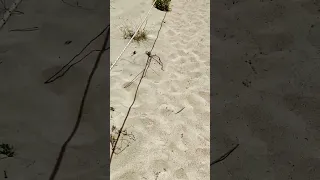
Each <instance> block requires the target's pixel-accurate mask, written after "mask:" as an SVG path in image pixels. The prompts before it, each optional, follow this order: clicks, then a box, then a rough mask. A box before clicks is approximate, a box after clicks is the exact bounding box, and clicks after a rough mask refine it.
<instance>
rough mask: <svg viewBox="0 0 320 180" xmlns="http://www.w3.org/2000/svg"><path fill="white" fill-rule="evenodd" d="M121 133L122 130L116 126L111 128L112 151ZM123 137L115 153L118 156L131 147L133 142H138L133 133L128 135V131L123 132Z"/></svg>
mask: <svg viewBox="0 0 320 180" xmlns="http://www.w3.org/2000/svg"><path fill="white" fill-rule="evenodd" d="M119 133H120V130H119V129H118V128H117V127H116V126H112V127H111V133H110V142H111V147H112V149H113V148H114V146H115V143H116V141H117V137H118V135H119ZM121 135H122V136H121V139H119V142H120V144H118V145H117V147H116V148H115V150H116V151H115V152H114V153H115V154H116V155H118V154H120V153H121V152H123V151H124V150H125V149H126V148H128V147H129V146H130V143H131V142H132V141H135V140H136V138H135V136H134V135H133V134H132V133H128V131H127V130H126V129H125V130H122V131H121Z"/></svg>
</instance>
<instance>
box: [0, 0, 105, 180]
mask: <svg viewBox="0 0 320 180" xmlns="http://www.w3.org/2000/svg"><path fill="white" fill-rule="evenodd" d="M6 2H7V4H8V5H9V6H10V5H11V4H10V2H12V1H6ZM65 2H70V3H71V4H65V3H63V2H62V1H60V0H58V1H50V0H45V1H36V0H25V1H22V2H21V4H20V5H19V6H18V8H17V9H16V10H17V11H20V12H22V13H18V14H17V13H15V14H14V15H12V16H11V17H10V19H9V20H8V22H7V23H6V24H5V26H3V27H2V29H1V30H0V62H1V64H0V82H1V87H0V99H1V100H0V115H1V118H0V119H1V120H0V144H1V143H4V144H10V145H12V146H13V147H14V149H15V153H16V154H15V156H14V157H11V158H4V159H1V160H0V179H4V178H5V174H4V172H6V176H7V179H13V180H22V179H25V180H44V179H49V176H50V174H51V173H52V171H53V168H54V166H55V164H56V161H57V158H58V155H59V152H60V148H61V147H62V145H63V143H65V141H66V140H67V138H68V136H69V135H70V133H71V132H72V130H73V128H74V125H75V123H76V121H77V116H78V111H79V106H80V102H81V100H82V97H83V94H84V89H85V87H86V83H87V79H88V76H89V74H90V72H91V69H92V67H93V65H94V63H95V60H96V58H97V55H98V52H94V53H92V54H91V55H89V56H88V57H86V58H85V59H83V60H82V61H81V62H79V63H77V64H76V65H74V66H72V67H71V68H70V69H69V71H67V73H66V74H65V75H64V76H63V77H61V78H59V79H57V80H56V81H54V82H52V83H48V84H45V83H44V82H45V81H47V80H48V79H49V78H50V77H51V76H52V75H54V74H55V73H56V72H57V71H58V70H59V69H61V68H62V67H63V66H64V65H65V64H67V63H68V62H69V61H70V60H71V59H72V58H73V57H74V56H75V55H76V54H78V53H79V52H80V51H81V49H82V48H83V47H84V46H85V45H86V44H87V43H88V42H89V41H90V40H91V39H92V38H94V37H95V36H97V34H99V33H100V32H101V31H102V30H103V29H104V28H105V26H106V25H108V24H107V19H108V15H109V12H108V7H109V3H108V2H106V1H103V0H94V1H79V3H78V4H72V3H74V2H73V1H65ZM0 7H1V5H0ZM104 38H105V36H104V35H102V36H101V37H99V38H98V39H97V40H95V41H94V42H92V43H91V44H90V45H89V46H88V48H86V49H85V50H84V51H83V53H81V55H80V56H79V57H78V58H76V59H75V61H78V60H80V59H81V58H82V57H83V56H84V55H86V54H87V53H89V52H90V51H91V50H96V49H100V48H101V47H102V44H103V42H104ZM108 56H109V52H106V53H104V54H103V55H102V58H101V59H104V60H101V62H100V64H99V67H98V69H97V70H96V73H95V75H94V77H93V80H92V83H91V88H90V90H89V92H88V95H87V99H86V103H85V106H84V109H83V116H82V120H81V123H80V126H79V129H78V131H77V133H76V134H75V135H74V137H73V138H72V140H71V141H70V142H69V144H68V147H67V148H66V152H65V153H64V157H63V160H62V162H61V165H60V169H59V172H58V173H57V176H56V178H55V179H57V180H76V179H77V180H78V179H83V180H88V179H108V171H107V169H106V165H107V164H108V158H109V156H108V154H107V153H106V152H107V151H108V145H107V142H108V139H109V135H108V133H106V132H107V130H106V129H107V128H106V127H107V125H108V121H107V120H108V119H109V117H108V113H107V112H106V109H107V107H108V104H109V102H108V101H107V99H108V94H107V93H106V92H108V89H109V86H108V84H107V83H106V82H107V77H108V74H107V73H106V72H107V71H106V69H107V68H108V63H109V62H108V61H107V59H108V58H107V57H108ZM73 62H74V61H73ZM63 72H65V71H63ZM60 75H61V74H60ZM92 177H94V178H92Z"/></svg>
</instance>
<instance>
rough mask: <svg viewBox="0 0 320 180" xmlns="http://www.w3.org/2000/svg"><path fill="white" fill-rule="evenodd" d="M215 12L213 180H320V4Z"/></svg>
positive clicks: (220, 5) (235, 5)
mask: <svg viewBox="0 0 320 180" xmlns="http://www.w3.org/2000/svg"><path fill="white" fill-rule="evenodd" d="M317 2H318V4H317ZM211 7H212V9H211V12H212V16H211V18H212V19H211V20H212V23H213V24H212V26H211V27H212V28H213V29H212V31H213V34H212V36H213V37H212V40H211V47H212V55H211V58H212V59H211V63H212V64H211V70H210V71H211V72H212V74H213V78H212V79H211V83H212V86H213V89H212V104H211V106H212V107H211V110H212V111H213V112H212V117H211V118H212V122H211V125H212V129H211V132H212V135H211V140H212V141H211V146H210V147H211V151H212V152H213V156H212V157H211V159H212V160H214V159H216V158H218V157H219V156H221V155H222V154H224V153H225V152H227V151H228V150H229V149H231V148H232V147H234V145H235V144H237V143H239V144H240V145H239V147H238V148H237V149H236V150H235V151H234V152H233V153H232V154H231V155H230V156H229V157H228V158H227V159H225V160H224V161H223V162H222V163H219V164H215V165H213V166H212V172H211V176H212V179H219V180H220V179H221V180H222V179H223V180H235V179H237V180H248V179H250V180H256V179H259V180H284V179H294V180H302V179H303V180H307V179H308V180H316V179H320V173H319V172H320V80H319V77H320V69H319V65H320V56H319V53H320V19H319V18H320V4H319V1H313V0H289V1H278V0H274V1H269V0H261V1H244V0H239V1H231V0H228V1H217V0H215V1H212V6H211Z"/></svg>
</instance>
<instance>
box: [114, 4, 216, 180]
mask: <svg viewBox="0 0 320 180" xmlns="http://www.w3.org/2000/svg"><path fill="white" fill-rule="evenodd" d="M209 2H210V1H209V0H193V1H190V0H173V1H172V11H170V12H168V13H167V14H166V17H165V19H164V21H165V23H163V26H162V28H161V31H160V33H159V38H158V39H157V41H156V44H155V47H154V49H153V51H152V53H151V54H156V55H157V56H158V57H160V59H161V61H162V63H163V70H161V66H160V65H159V64H158V63H157V62H156V61H152V62H151V65H150V68H149V70H148V73H147V75H146V77H145V78H144V79H143V80H142V83H141V85H140V88H139V91H138V94H137V99H136V101H135V104H134V106H133V108H132V110H131V112H130V115H129V117H128V119H127V121H126V124H125V126H124V129H125V130H126V131H127V135H124V136H122V138H121V140H122V144H121V143H120V142H119V143H118V144H120V145H119V146H120V147H119V148H121V147H122V148H121V149H119V150H118V152H119V151H120V150H123V149H124V148H125V149H124V150H123V151H122V152H121V153H118V154H117V155H114V156H113V159H112V163H111V179H112V180H143V179H146V180H173V179H189V180H208V179H210V174H209V173H210V161H209V157H210V154H209V153H210V134H209V133H210V106H209V104H210V37H209V35H210V34H209V33H210V3H209ZM151 5H152V1H151V0H150V1H148V0H147V1H146V0H136V1H132V2H131V1H130V3H129V2H128V1H127V0H114V1H112V2H111V8H110V20H111V45H110V46H111V51H110V54H111V62H112V63H113V62H114V61H115V60H116V59H117V57H118V55H119V54H120V52H121V51H122V50H123V48H124V47H125V45H126V44H127V43H128V41H129V40H128V39H127V40H124V39H123V37H122V36H123V34H122V32H121V30H119V28H121V27H123V26H126V25H128V26H133V27H136V26H138V25H139V24H140V23H141V21H142V20H143V19H144V17H145V15H146V14H147V12H148V11H149V9H150V7H151ZM164 15H165V12H162V11H159V10H157V9H155V8H153V9H152V11H151V14H150V16H149V17H148V21H147V25H146V26H145V25H144V26H143V28H144V27H145V30H147V31H148V37H149V39H148V40H147V41H146V42H141V43H140V44H139V43H136V42H134V43H132V44H131V45H130V46H129V47H128V49H127V50H126V51H125V53H124V54H123V56H122V57H121V59H120V60H119V61H118V63H117V65H116V66H115V67H114V68H113V69H112V71H111V74H110V76H111V77H110V78H111V82H110V88H111V89H110V96H111V97H110V98H111V101H110V106H111V107H113V109H112V110H111V111H110V112H111V122H110V123H111V126H115V127H116V128H117V129H119V128H120V126H121V125H122V123H123V120H124V118H125V115H126V113H127V111H128V107H129V106H130V104H131V103H132V101H133V99H134V93H135V90H136V87H137V85H138V82H139V79H138V80H136V81H134V83H133V84H132V85H131V86H129V87H127V88H124V86H126V85H127V84H128V82H130V81H131V80H132V79H134V77H135V76H136V75H138V74H139V73H140V72H141V71H142V70H143V68H144V65H145V63H146V60H147V58H148V56H147V55H146V54H145V52H146V51H150V49H151V47H152V45H153V42H154V40H155V39H156V37H157V33H158V30H159V28H160V25H161V22H162V19H163V18H164ZM134 51H136V54H134V55H133V52H134ZM183 108H184V109H183ZM181 109H183V110H182V111H181V112H179V111H180V110H181ZM111 131H112V129H111ZM127 145H129V146H128V147H127Z"/></svg>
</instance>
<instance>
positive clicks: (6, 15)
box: [0, 0, 22, 29]
mask: <svg viewBox="0 0 320 180" xmlns="http://www.w3.org/2000/svg"><path fill="white" fill-rule="evenodd" d="M21 1H22V0H15V1H14V2H13V3H12V5H11V6H10V8H9V9H8V10H7V11H6V12H5V13H4V15H3V18H2V19H0V29H1V28H2V27H3V25H4V24H5V23H6V22H7V21H8V19H9V17H10V16H11V14H12V12H14V10H15V9H16V8H17V7H18V5H19V4H20V2H21ZM2 4H3V5H4V6H5V2H4V1H2ZM5 9H7V8H6V6H5Z"/></svg>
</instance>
